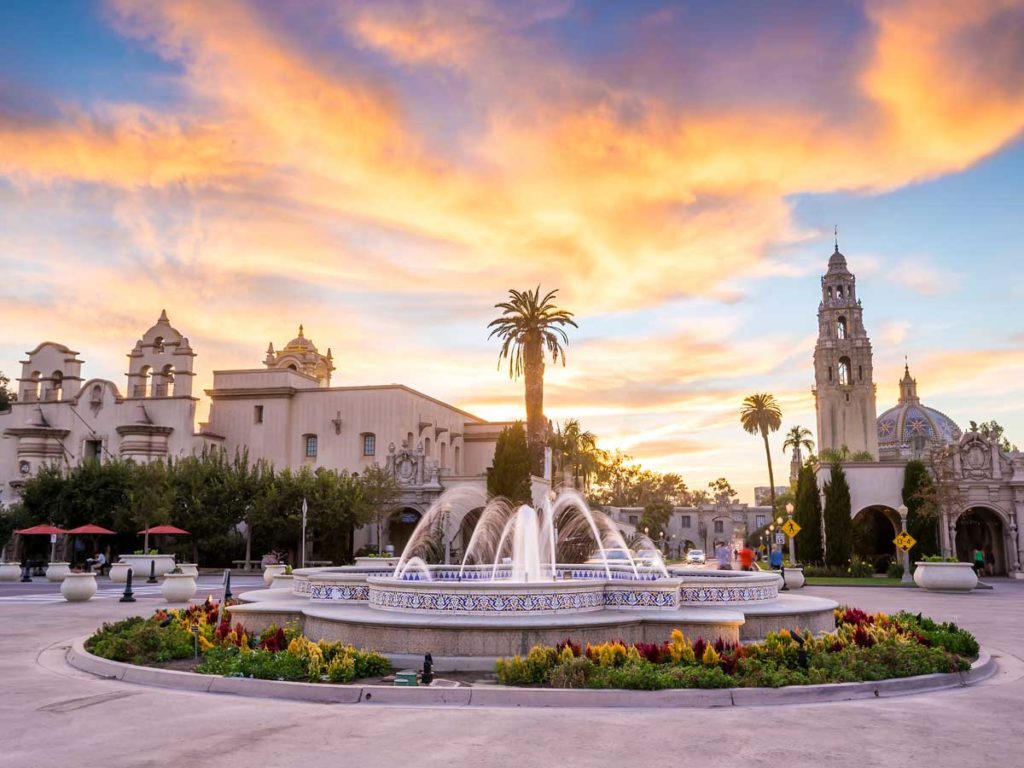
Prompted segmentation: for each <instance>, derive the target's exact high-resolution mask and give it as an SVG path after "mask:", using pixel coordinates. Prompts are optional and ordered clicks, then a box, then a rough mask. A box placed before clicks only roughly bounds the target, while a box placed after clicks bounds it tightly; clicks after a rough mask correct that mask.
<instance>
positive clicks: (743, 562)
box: [740, 547, 754, 571]
mask: <svg viewBox="0 0 1024 768" xmlns="http://www.w3.org/2000/svg"><path fill="white" fill-rule="evenodd" d="M740 570H742V571H752V570H754V550H752V549H751V548H750V547H743V549H741V550H740Z"/></svg>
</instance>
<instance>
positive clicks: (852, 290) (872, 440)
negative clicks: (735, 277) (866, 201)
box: [814, 239, 878, 460]
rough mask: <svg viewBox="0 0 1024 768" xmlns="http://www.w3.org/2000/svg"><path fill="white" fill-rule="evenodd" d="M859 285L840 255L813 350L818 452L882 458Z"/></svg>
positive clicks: (829, 277) (825, 290) (833, 260)
mask: <svg viewBox="0 0 1024 768" xmlns="http://www.w3.org/2000/svg"><path fill="white" fill-rule="evenodd" d="M863 312H864V310H863V309H862V308H861V303H860V300H859V299H858V298H857V280H856V278H855V277H854V276H853V273H851V272H850V270H849V269H847V267H846V257H845V256H843V254H841V253H840V252H839V242H838V239H837V240H836V248H835V252H834V253H833V254H832V256H831V257H830V258H829V260H828V271H827V272H826V273H825V275H824V276H823V277H822V278H821V303H820V304H819V305H818V343H817V345H816V346H815V347H814V380H815V388H814V396H815V409H816V410H817V415H818V449H819V450H826V449H829V448H831V449H833V450H840V449H842V447H843V446H844V445H845V446H846V447H847V448H849V449H850V452H851V453H856V452H858V451H867V452H868V453H870V454H871V455H872V457H874V458H875V459H876V460H877V459H878V428H877V424H876V409H875V384H874V376H873V371H872V365H871V340H870V339H868V335H867V332H866V331H865V330H864V320H863Z"/></svg>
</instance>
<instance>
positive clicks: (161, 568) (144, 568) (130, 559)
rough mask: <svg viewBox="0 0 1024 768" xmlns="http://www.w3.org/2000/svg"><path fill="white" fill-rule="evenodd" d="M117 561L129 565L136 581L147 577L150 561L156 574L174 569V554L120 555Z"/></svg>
mask: <svg viewBox="0 0 1024 768" xmlns="http://www.w3.org/2000/svg"><path fill="white" fill-rule="evenodd" d="M118 561H119V562H122V563H127V564H128V565H129V566H131V568H132V570H133V571H135V577H134V578H135V580H136V581H138V580H139V579H148V578H149V569H150V563H152V567H153V569H154V572H155V573H156V575H157V576H163V575H164V574H165V573H170V572H171V571H173V570H174V555H121V556H120V557H119V558H118Z"/></svg>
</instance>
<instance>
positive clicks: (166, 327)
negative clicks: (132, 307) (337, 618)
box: [0, 312, 545, 548]
mask: <svg viewBox="0 0 1024 768" xmlns="http://www.w3.org/2000/svg"><path fill="white" fill-rule="evenodd" d="M195 357H196V355H195V352H194V351H193V350H192V348H191V346H190V345H189V341H188V339H187V338H186V337H185V336H183V335H182V334H181V333H180V332H179V331H177V330H176V329H175V328H174V327H172V326H171V324H170V321H169V319H168V317H167V314H166V312H164V313H161V315H160V318H159V320H158V321H157V323H156V324H155V325H154V326H153V327H152V328H150V329H149V330H148V331H146V332H145V333H144V334H143V335H142V337H141V338H140V339H139V340H138V341H137V342H136V343H135V346H134V347H133V348H132V349H131V351H130V352H129V353H128V359H129V362H128V370H127V379H128V381H127V385H126V388H125V391H124V392H123V393H122V391H121V389H120V388H119V387H118V386H117V384H115V383H114V382H112V381H108V380H104V379H90V380H88V381H84V380H83V378H82V367H83V361H82V360H80V359H79V357H78V352H75V351H72V350H71V349H69V348H68V347H66V346H64V345H62V344H57V343H53V342H44V343H42V344H40V345H39V346H37V347H36V348H35V349H34V350H32V351H31V352H29V353H28V358H27V359H26V360H24V361H22V368H21V376H20V378H19V379H18V400H17V402H15V403H13V404H12V407H11V409H10V411H7V412H5V413H0V435H2V437H3V439H0V501H3V502H5V503H10V502H11V501H12V500H14V499H15V498H16V497H17V495H18V489H19V487H20V486H21V485H22V484H23V482H24V480H25V478H27V477H30V476H31V475H33V474H34V473H35V472H37V471H38V469H39V467H40V466H42V465H43V464H46V463H49V462H54V461H56V462H63V463H65V464H67V465H75V464H77V463H79V462H81V461H83V460H85V459H89V458H112V457H120V458H123V459H132V460H135V461H138V462H146V461H152V460H154V459H165V458H167V457H178V456H187V455H189V454H193V453H199V452H201V451H202V450H203V449H204V448H208V447H213V446H219V447H223V448H224V449H226V450H227V451H228V453H229V455H234V453H235V451H236V450H242V449H244V450H247V451H248V455H249V459H250V461H255V460H257V459H266V460H268V461H269V462H271V463H272V464H273V465H274V467H276V468H278V469H283V468H284V467H291V468H293V469H294V468H298V467H301V466H309V467H310V468H311V469H317V468H319V467H329V468H333V469H338V470H348V471H350V472H359V471H361V470H363V469H364V468H366V467H367V466H369V465H371V464H374V463H377V464H380V465H381V466H383V467H387V468H388V469H389V470H390V471H392V472H393V473H394V475H395V477H396V479H397V480H398V482H399V484H400V486H401V487H402V491H403V493H402V499H401V509H400V510H399V512H398V513H396V515H395V516H394V517H393V519H392V523H391V525H390V527H389V529H388V531H387V532H386V534H385V536H386V538H385V541H384V542H383V543H384V544H387V543H392V544H394V545H395V546H396V548H400V547H401V546H402V544H403V543H404V541H405V539H406V538H407V537H408V535H409V533H411V531H412V529H413V528H414V527H415V524H416V522H417V521H418V520H419V518H420V516H421V515H422V514H423V513H424V512H425V511H426V510H427V508H428V507H429V506H430V504H431V503H432V502H433V501H434V500H435V499H437V497H438V495H440V493H441V492H442V491H444V490H445V489H448V488H452V487H456V486H461V485H472V486H476V487H478V488H481V489H484V488H485V487H486V473H487V469H488V468H489V467H490V465H491V461H492V459H493V456H494V447H495V443H496V441H497V438H498V434H499V433H500V432H501V430H502V429H503V428H504V427H505V426H507V424H506V423H496V422H488V421H485V420H484V419H481V418H479V417H477V416H474V415H473V414H471V413H467V412H466V411H463V410H461V409H459V408H456V407H455V406H452V405H449V404H447V403H444V402H442V401H441V400H438V399H436V398H433V397H430V396H428V395H425V394H423V393H421V392H417V391H416V390H413V389H410V388H409V387H406V386H403V385H400V384H388V385H379V386H331V374H332V373H333V372H334V370H335V367H334V362H333V356H332V353H331V351H330V350H329V349H328V350H327V353H326V354H321V353H320V352H319V351H318V350H317V347H316V345H315V344H314V343H313V342H312V340H310V339H308V338H307V337H306V336H305V333H304V329H303V328H302V327H301V326H300V328H299V334H298V336H297V337H296V338H294V339H292V340H291V341H290V342H288V343H287V344H286V345H285V346H284V347H283V348H282V349H281V350H279V351H275V350H274V347H273V345H272V344H271V345H270V347H269V349H268V350H267V354H266V357H265V359H264V361H263V364H262V366H261V367H258V368H252V369H243V370H215V371H214V373H213V387H212V388H211V389H208V390H206V394H207V395H208V396H209V398H210V401H211V404H210V414H209V421H208V422H207V423H205V424H200V425H198V427H197V425H196V423H195V416H196V404H197V402H198V398H197V397H196V396H195V393H193V387H192V382H193V378H194V376H195V374H194V371H193V364H194V360H195ZM535 488H536V492H537V493H543V491H544V488H545V485H544V483H543V482H542V481H540V480H539V479H536V480H535ZM371 535H372V534H371V531H370V530H369V528H367V529H363V530H361V531H358V532H357V535H356V540H355V546H356V548H358V547H360V546H362V545H364V544H367V543H370V537H371ZM373 543H376V542H373ZM456 544H457V542H456Z"/></svg>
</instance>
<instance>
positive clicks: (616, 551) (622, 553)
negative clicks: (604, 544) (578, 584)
mask: <svg viewBox="0 0 1024 768" xmlns="http://www.w3.org/2000/svg"><path fill="white" fill-rule="evenodd" d="M630 558H633V559H635V558H636V553H635V552H633V550H631V549H630V550H626V549H622V548H621V547H610V548H608V549H605V551H604V558H602V557H601V550H599V549H598V550H595V551H594V553H593V554H591V556H590V557H589V558H587V563H589V564H591V565H594V564H599V565H604V564H605V562H606V561H607V562H608V563H609V564H611V565H616V564H622V565H629V561H630Z"/></svg>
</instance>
